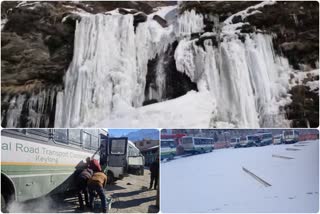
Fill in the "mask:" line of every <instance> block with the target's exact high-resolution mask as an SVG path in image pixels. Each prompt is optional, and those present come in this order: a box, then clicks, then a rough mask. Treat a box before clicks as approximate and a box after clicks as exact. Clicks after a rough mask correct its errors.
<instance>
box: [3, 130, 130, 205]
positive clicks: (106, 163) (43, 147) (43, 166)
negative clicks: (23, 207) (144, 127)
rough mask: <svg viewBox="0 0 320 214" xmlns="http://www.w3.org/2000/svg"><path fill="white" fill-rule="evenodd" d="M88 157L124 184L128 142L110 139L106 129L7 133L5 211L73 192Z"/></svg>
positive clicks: (9, 131) (6, 131)
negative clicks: (12, 203) (13, 203)
mask: <svg viewBox="0 0 320 214" xmlns="http://www.w3.org/2000/svg"><path fill="white" fill-rule="evenodd" d="M102 139H104V141H102ZM106 139H108V140H106ZM87 157H90V158H91V159H96V160H98V161H100V164H101V167H102V169H103V171H104V172H105V173H106V174H107V175H110V174H112V175H113V177H114V178H119V179H121V178H123V177H124V176H125V175H126V174H127V170H128V168H130V166H129V165H128V163H129V160H128V158H127V157H128V139H127V138H108V133H107V131H106V130H103V129H5V130H2V132H1V209H2V210H4V211H5V210H6V205H7V204H8V203H9V202H10V201H12V200H15V201H18V202H20V201H26V200H29V199H34V198H38V197H41V196H45V195H51V194H52V195H53V194H58V193H63V192H68V191H73V190H74V189H75V186H74V182H73V180H74V178H73V175H74V172H75V171H76V170H78V169H84V168H85V167H87V163H86V159H87ZM109 179H110V178H109V177H108V182H109V183H110V181H109Z"/></svg>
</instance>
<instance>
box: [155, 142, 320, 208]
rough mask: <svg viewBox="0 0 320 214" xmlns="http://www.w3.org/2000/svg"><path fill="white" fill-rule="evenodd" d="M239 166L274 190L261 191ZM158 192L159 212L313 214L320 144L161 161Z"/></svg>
mask: <svg viewBox="0 0 320 214" xmlns="http://www.w3.org/2000/svg"><path fill="white" fill-rule="evenodd" d="M300 145H304V146H300ZM287 148H294V149H299V150H296V151H292V150H291V151H290V150H287ZM272 155H280V156H286V157H292V158H294V159H283V158H277V157H272ZM242 167H245V168H246V169H248V170H250V171H251V172H253V173H254V174H256V175H257V176H259V177H260V178H262V179H263V180H265V181H266V182H268V183H270V184H271V185H272V186H270V187H265V186H264V185H262V184H261V183H259V182H258V181H257V180H255V179H254V178H253V177H252V176H250V175H249V174H247V173H246V172H244V171H243V169H242ZM161 190H162V191H161V211H162V212H171V213H172V212H176V213H177V212H199V213H200V212H287V213H289V212H313V213H316V212H318V210H319V141H306V142H299V143H297V144H293V145H292V144H291V145H270V146H266V147H257V148H255V147H254V148H242V149H233V148H230V149H220V150H215V151H213V152H212V153H207V154H202V155H195V156H190V157H185V158H180V159H177V160H173V161H169V162H165V163H162V164H161Z"/></svg>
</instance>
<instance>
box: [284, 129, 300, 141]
mask: <svg viewBox="0 0 320 214" xmlns="http://www.w3.org/2000/svg"><path fill="white" fill-rule="evenodd" d="M282 135H283V142H284V143H285V144H289V143H296V142H298V141H299V132H298V131H296V130H285V131H283V132H282Z"/></svg>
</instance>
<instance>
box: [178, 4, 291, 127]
mask: <svg viewBox="0 0 320 214" xmlns="http://www.w3.org/2000/svg"><path fill="white" fill-rule="evenodd" d="M263 4H265V3H262V4H260V6H263ZM252 8H255V7H252ZM257 8H258V7H257ZM245 12H246V11H244V12H240V13H239V14H240V15H242V16H245V15H247V14H246V13H245ZM239 14H237V15H239ZM230 20H231V18H229V19H227V20H226V21H225V23H223V24H222V25H221V26H215V29H216V31H214V32H211V33H210V32H208V33H205V34H203V35H202V36H201V37H200V38H199V39H196V40H195V39H193V40H192V39H189V38H183V39H182V40H181V41H180V42H179V45H178V47H177V49H176V52H175V60H176V65H177V70H178V71H180V72H185V73H186V74H187V75H188V76H189V77H190V78H191V80H192V81H194V82H196V83H197V85H198V89H199V90H200V91H205V90H208V91H210V92H211V93H212V96H213V98H214V102H215V105H216V109H215V110H214V114H213V117H212V120H211V124H210V126H213V127H219V126H221V127H223V126H226V124H230V126H234V127H248V128H254V127H278V126H280V127H284V126H288V125H289V124H288V121H286V120H285V117H284V114H283V112H281V111H280V107H281V106H283V105H284V104H285V103H286V102H288V98H287V90H288V87H289V85H288V79H289V74H288V73H289V72H288V70H289V66H288V62H287V60H286V59H284V58H282V57H279V56H276V55H275V53H274V51H273V44H272V35H268V34H262V33H252V34H241V33H240V30H236V29H238V28H239V27H241V25H242V24H243V23H239V24H232V23H230ZM201 42H202V45H201V44H199V43H201Z"/></svg>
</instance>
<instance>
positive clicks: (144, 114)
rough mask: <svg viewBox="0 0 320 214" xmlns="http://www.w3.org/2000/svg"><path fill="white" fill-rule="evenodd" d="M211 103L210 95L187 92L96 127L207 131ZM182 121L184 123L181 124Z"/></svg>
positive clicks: (112, 116)
mask: <svg viewBox="0 0 320 214" xmlns="http://www.w3.org/2000/svg"><path fill="white" fill-rule="evenodd" d="M212 109H214V101H213V99H212V96H210V93H209V92H202V93H200V92H195V91H190V92H188V93H187V94H186V95H184V96H181V97H179V98H176V99H173V100H168V101H166V102H161V103H156V104H152V105H147V106H143V107H140V108H131V109H130V110H126V111H125V112H115V113H114V114H113V115H111V117H110V118H109V119H102V122H101V123H99V124H98V125H97V126H96V127H109V128H115V127H126V128H130V127H132V128H140V127H141V128H143V127H144V128H145V127H168V121H170V127H181V128H188V127H189V128H190V127H202V126H204V127H208V126H209V123H210V115H211V114H212ZM182 121H183V123H182Z"/></svg>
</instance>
